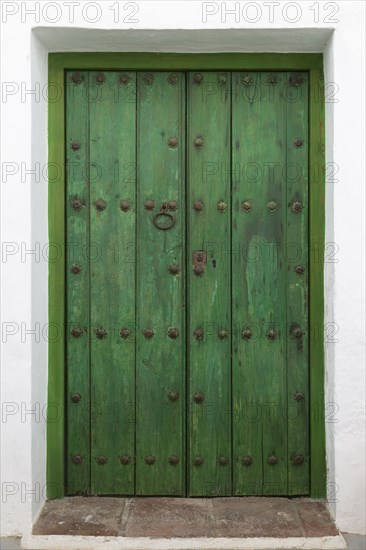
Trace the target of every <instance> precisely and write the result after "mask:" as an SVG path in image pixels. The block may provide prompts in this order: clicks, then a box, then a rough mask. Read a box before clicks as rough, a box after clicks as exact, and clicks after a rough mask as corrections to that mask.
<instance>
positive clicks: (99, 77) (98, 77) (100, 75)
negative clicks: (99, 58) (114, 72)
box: [97, 73, 105, 84]
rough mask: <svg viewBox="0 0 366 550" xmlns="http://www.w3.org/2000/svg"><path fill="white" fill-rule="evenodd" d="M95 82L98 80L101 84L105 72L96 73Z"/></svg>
mask: <svg viewBox="0 0 366 550" xmlns="http://www.w3.org/2000/svg"><path fill="white" fill-rule="evenodd" d="M97 82H98V84H103V82H105V74H104V73H98V74H97Z"/></svg>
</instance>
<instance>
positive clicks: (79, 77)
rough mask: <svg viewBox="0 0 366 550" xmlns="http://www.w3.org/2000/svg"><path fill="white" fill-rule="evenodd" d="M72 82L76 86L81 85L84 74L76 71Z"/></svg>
mask: <svg viewBox="0 0 366 550" xmlns="http://www.w3.org/2000/svg"><path fill="white" fill-rule="evenodd" d="M71 80H72V81H73V82H74V83H75V84H80V82H81V81H82V80H83V77H82V74H81V73H80V72H79V71H76V72H75V73H73V74H72V76H71Z"/></svg>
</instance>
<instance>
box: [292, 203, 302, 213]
mask: <svg viewBox="0 0 366 550" xmlns="http://www.w3.org/2000/svg"><path fill="white" fill-rule="evenodd" d="M291 209H292V211H293V212H295V214H299V213H300V212H301V210H302V204H301V202H299V201H295V202H294V203H293V204H292V206H291Z"/></svg>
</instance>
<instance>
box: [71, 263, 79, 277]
mask: <svg viewBox="0 0 366 550" xmlns="http://www.w3.org/2000/svg"><path fill="white" fill-rule="evenodd" d="M80 272H81V267H80V266H79V265H78V264H74V265H73V266H72V267H71V273H73V274H74V275H79V273H80Z"/></svg>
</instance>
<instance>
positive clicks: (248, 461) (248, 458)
mask: <svg viewBox="0 0 366 550" xmlns="http://www.w3.org/2000/svg"><path fill="white" fill-rule="evenodd" d="M241 461H242V463H243V464H244V466H251V465H252V464H253V457H251V456H249V455H246V456H243V458H242V459H241Z"/></svg>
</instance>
